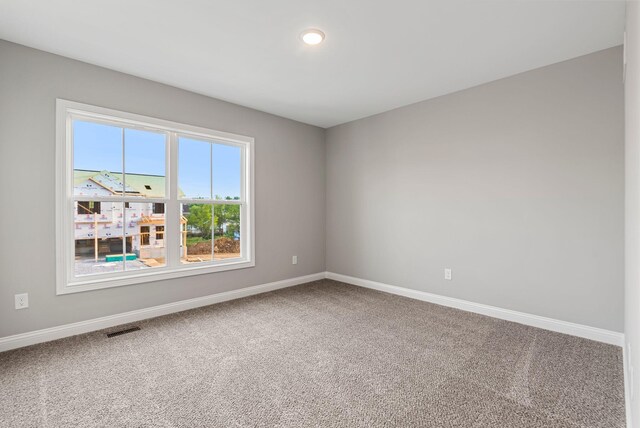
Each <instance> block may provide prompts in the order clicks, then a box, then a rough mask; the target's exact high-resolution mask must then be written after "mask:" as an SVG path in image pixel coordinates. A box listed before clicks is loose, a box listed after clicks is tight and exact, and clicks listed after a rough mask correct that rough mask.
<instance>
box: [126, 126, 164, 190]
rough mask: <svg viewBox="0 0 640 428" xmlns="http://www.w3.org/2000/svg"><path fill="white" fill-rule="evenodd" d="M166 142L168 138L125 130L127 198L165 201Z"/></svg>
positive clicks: (135, 130) (150, 133)
mask: <svg viewBox="0 0 640 428" xmlns="http://www.w3.org/2000/svg"><path fill="white" fill-rule="evenodd" d="M165 142H166V136H165V134H159V133H155V132H149V131H140V130H137V129H125V130H124V168H125V173H126V177H125V185H126V186H127V195H130V196H145V197H148V198H164V197H165V193H166V191H165V190H166V183H165V177H166V159H165V158H166V150H165Z"/></svg>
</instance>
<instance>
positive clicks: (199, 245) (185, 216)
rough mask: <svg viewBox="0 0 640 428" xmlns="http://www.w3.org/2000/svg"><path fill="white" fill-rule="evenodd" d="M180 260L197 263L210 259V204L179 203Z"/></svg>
mask: <svg viewBox="0 0 640 428" xmlns="http://www.w3.org/2000/svg"><path fill="white" fill-rule="evenodd" d="M181 207H182V208H181V212H182V216H181V221H180V232H181V233H180V261H182V263H199V262H207V261H211V255H212V251H213V249H212V248H211V227H212V217H211V205H209V204H190V205H188V204H181Z"/></svg>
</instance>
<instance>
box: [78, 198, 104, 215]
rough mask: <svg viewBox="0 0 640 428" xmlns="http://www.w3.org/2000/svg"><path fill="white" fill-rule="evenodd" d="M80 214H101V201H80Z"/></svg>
mask: <svg viewBox="0 0 640 428" xmlns="http://www.w3.org/2000/svg"><path fill="white" fill-rule="evenodd" d="M78 214H100V202H95V201H78Z"/></svg>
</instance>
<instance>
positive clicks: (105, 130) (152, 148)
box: [73, 120, 240, 198]
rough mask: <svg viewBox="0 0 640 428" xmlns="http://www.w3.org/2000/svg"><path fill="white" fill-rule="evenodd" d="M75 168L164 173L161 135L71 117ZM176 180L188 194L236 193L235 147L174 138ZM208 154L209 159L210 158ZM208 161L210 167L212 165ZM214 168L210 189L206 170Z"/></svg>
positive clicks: (237, 165) (237, 150) (237, 159)
mask: <svg viewBox="0 0 640 428" xmlns="http://www.w3.org/2000/svg"><path fill="white" fill-rule="evenodd" d="M73 140H74V147H73V164H74V169H88V170H96V171H102V170H107V171H111V172H119V173H120V172H122V170H123V163H124V166H125V168H124V169H125V174H126V173H129V174H149V175H161V176H164V175H165V135H164V134H160V133H154V132H150V131H141V130H136V129H127V128H125V129H124V162H123V141H122V128H119V127H116V126H110V125H103V124H98V123H93V122H85V121H80V120H75V121H74V122H73ZM178 152H179V153H178V186H179V187H180V189H182V191H183V192H184V194H185V197H187V198H209V195H211V194H213V195H220V196H221V197H222V198H224V197H226V196H231V197H235V196H240V148H239V147H235V146H228V145H225V144H217V143H216V144H211V143H209V142H206V141H199V140H196V139H191V138H184V137H180V138H178ZM212 159H213V161H212ZM212 167H213V168H212ZM212 169H213V193H212V191H211V174H212Z"/></svg>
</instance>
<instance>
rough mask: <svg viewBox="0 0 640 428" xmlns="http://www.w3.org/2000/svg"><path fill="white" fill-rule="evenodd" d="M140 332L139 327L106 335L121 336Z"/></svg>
mask: <svg viewBox="0 0 640 428" xmlns="http://www.w3.org/2000/svg"><path fill="white" fill-rule="evenodd" d="M138 330H140V327H131V328H127V329H124V330H120V331H114V332H113V333H107V337H114V336H121V335H123V334H127V333H132V332H134V331H138Z"/></svg>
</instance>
